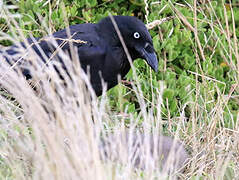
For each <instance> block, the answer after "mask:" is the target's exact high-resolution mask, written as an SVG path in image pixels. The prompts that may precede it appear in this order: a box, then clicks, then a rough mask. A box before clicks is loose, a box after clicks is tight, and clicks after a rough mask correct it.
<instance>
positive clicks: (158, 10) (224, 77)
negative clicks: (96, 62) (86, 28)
mask: <svg viewBox="0 0 239 180" xmlns="http://www.w3.org/2000/svg"><path fill="white" fill-rule="evenodd" d="M8 2H9V3H8V4H5V5H4V6H3V7H4V11H3V9H1V11H0V12H1V13H2V14H1V16H0V17H1V18H0V32H1V34H0V40H1V45H2V46H8V45H9V44H11V43H12V42H15V41H20V40H23V39H24V38H25V37H27V36H28V35H29V34H30V33H31V34H32V35H33V36H37V37H38V36H42V35H46V34H49V33H52V32H55V31H57V30H59V29H62V28H64V27H66V25H67V23H69V24H77V23H85V22H97V21H98V20H100V19H101V18H102V17H105V16H107V15H108V13H109V12H110V13H111V14H113V15H114V14H123V15H135V16H138V17H139V18H140V19H142V20H144V21H145V22H146V18H147V19H148V21H149V22H150V23H151V22H156V21H155V20H160V19H162V18H165V17H169V16H174V18H173V19H171V20H168V21H166V22H163V23H161V24H160V25H159V26H158V25H157V24H155V27H154V28H152V29H151V30H150V33H151V35H152V37H153V42H154V46H155V49H156V51H157V54H158V57H159V72H158V73H157V74H156V73H154V72H152V70H151V69H150V68H149V67H148V66H147V65H146V63H145V62H144V61H139V60H137V61H135V62H134V65H135V71H136V74H137V78H135V77H134V74H133V72H132V71H130V72H129V73H128V75H127V79H126V82H124V83H120V84H119V85H118V86H117V87H115V88H113V89H111V90H110V91H109V92H107V96H102V97H101V98H98V99H97V98H95V97H94V98H93V99H92V98H89V97H88V96H87V95H86V93H87V92H86V89H84V88H82V83H83V84H84V83H85V81H86V80H85V79H84V76H83V77H82V78H81V79H83V82H82V81H79V82H78V81H74V82H73V84H69V87H74V88H72V89H71V88H65V87H63V86H62V84H60V83H59V82H58V81H57V76H55V74H52V73H50V72H51V71H50V69H49V70H48V71H49V72H48V71H47V72H46V73H49V74H50V76H51V78H52V79H56V81H55V83H53V84H49V83H48V81H47V80H46V77H45V76H43V75H42V73H41V71H40V70H39V69H37V70H36V71H37V73H36V75H37V77H36V82H37V80H38V79H41V81H42V87H41V93H40V95H39V94H35V93H34V92H33V91H32V89H31V87H30V86H29V85H28V84H27V82H25V80H24V79H23V78H22V77H21V75H17V74H16V73H15V72H13V71H10V70H8V69H7V68H9V67H7V66H4V65H1V67H0V77H1V78H0V84H1V85H2V86H4V88H6V89H7V90H8V93H9V94H6V92H4V93H2V92H1V93H0V105H1V106H0V111H1V117H0V124H1V126H0V178H1V179H36V178H43V179H56V178H59V179H70V178H72V179H76V178H77V179H79V178H82V179H95V177H99V178H102V179H150V178H152V177H154V176H156V177H160V174H159V172H158V171H157V170H156V172H155V173H152V172H151V171H146V172H141V171H139V172H138V171H136V172H135V170H133V169H131V168H129V167H128V166H127V164H126V166H124V165H121V164H120V163H118V164H117V163H116V165H111V164H107V165H105V164H104V163H102V162H101V160H100V159H99V157H98V155H97V154H98V153H97V147H96V143H97V141H98V139H97V138H98V137H99V136H101V135H102V134H104V133H108V132H111V131H117V130H119V129H121V128H122V129H124V128H125V127H128V128H133V129H134V128H136V129H137V130H143V131H147V130H151V131H153V132H155V131H156V132H160V133H162V134H166V135H169V136H176V137H177V138H179V139H180V140H181V141H182V142H184V143H185V147H186V148H187V150H188V152H189V153H190V157H191V158H190V163H189V165H188V166H187V169H186V172H185V173H183V174H182V177H183V178H182V179H193V180H194V179H238V177H239V174H238V172H239V165H238V140H237V139H238V133H239V131H238V120H239V74H238V72H239V55H238V36H239V27H238V24H239V6H238V4H237V3H236V1H235V2H234V1H232V4H229V3H226V2H224V1H205V2H204V3H201V4H200V3H198V4H195V2H196V1H192V0H187V1H173V0H171V1H164V0H163V1H160V3H158V2H152V1H134V0H132V1H122V0H115V1H88V0H85V1H82V0H75V1H70V0H64V1H57V0H54V1H51V3H49V2H48V1H36V0H27V1H23V0H20V1H19V2H13V3H11V1H8ZM63 2H64V6H63ZM145 3H146V4H147V5H148V7H147V8H145ZM12 4H14V5H16V7H13V6H11V5H12ZM147 11H148V13H146V12H147ZM145 14H146V15H147V16H146V17H145ZM20 16H21V18H19V17H20ZM30 59H31V61H33V62H34V57H31V58H30ZM66 61H67V59H66ZM35 63H36V62H35ZM36 65H37V64H36ZM75 68H76V69H77V70H78V71H77V74H72V76H73V77H78V78H79V77H81V76H82V73H81V72H80V71H79V69H78V66H76V67H75ZM6 72H7V73H6ZM71 72H73V70H71ZM136 79H137V82H136ZM128 83H130V84H131V85H132V86H126V84H128ZM56 86H57V87H58V88H59V89H58V91H57V92H55V91H54V88H55V87H56ZM75 87H79V88H75ZM139 89H140V91H142V94H140V93H139ZM58 92H61V93H62V94H59V93H58ZM71 94H74V97H75V98H73V97H72V96H71ZM10 96H13V97H15V98H16V101H17V102H14V101H13V100H12V99H11V98H10ZM8 97H9V98H8ZM59 97H62V98H63V99H64V101H63V102H61V101H60V99H59ZM91 99H92V100H91ZM76 101H78V102H80V104H81V105H80V106H77V102H76ZM19 104H20V105H19ZM43 105H44V106H45V107H47V108H48V109H49V111H50V113H49V114H47V113H46V112H45V110H44V109H43V108H42V106H43ZM92 119H94V122H95V124H92ZM93 134H94V135H96V137H97V138H94V136H93ZM79 144H80V145H79ZM82 147H84V148H82ZM120 158H124V154H120Z"/></svg>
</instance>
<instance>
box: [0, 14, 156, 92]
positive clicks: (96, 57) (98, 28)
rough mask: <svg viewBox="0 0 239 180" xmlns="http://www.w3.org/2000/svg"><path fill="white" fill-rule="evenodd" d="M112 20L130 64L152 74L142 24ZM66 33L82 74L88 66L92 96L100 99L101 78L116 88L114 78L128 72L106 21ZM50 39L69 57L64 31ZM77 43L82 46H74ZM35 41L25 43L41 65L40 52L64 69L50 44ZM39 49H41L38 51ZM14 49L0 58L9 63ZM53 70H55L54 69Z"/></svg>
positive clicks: (124, 18) (151, 50)
mask: <svg viewBox="0 0 239 180" xmlns="http://www.w3.org/2000/svg"><path fill="white" fill-rule="evenodd" d="M113 18H114V20H115V22H116V24H117V26H118V28H119V30H120V32H121V35H122V37H123V39H124V42H125V44H126V46H127V49H128V51H129V54H130V55H131V57H132V60H135V59H137V58H142V59H145V60H146V62H147V63H148V64H149V65H150V66H151V67H152V68H153V70H154V71H157V70H158V60H157V56H156V53H155V50H154V47H153V42H152V38H151V36H150V34H149V32H148V30H147V28H146V26H145V24H144V23H143V22H142V21H140V20H139V19H137V18H136V17H131V16H113ZM69 29H70V35H71V38H72V39H73V40H74V41H73V47H75V48H76V49H77V51H78V52H77V53H78V56H79V60H80V64H81V66H82V68H83V69H84V71H85V72H87V68H88V66H89V72H90V81H91V84H92V87H93V89H94V91H95V93H96V95H97V96H100V95H101V94H102V89H103V88H102V78H103V80H104V82H106V83H107V89H110V88H112V87H114V86H116V85H117V84H118V75H121V77H122V78H123V77H124V76H125V75H126V74H127V73H128V72H129V70H130V63H129V60H128V58H127V56H126V53H125V51H124V49H123V46H122V44H121V41H120V39H119V36H118V35H117V31H116V30H115V27H114V26H113V23H112V20H111V19H110V17H106V18H103V19H102V20H101V21H99V22H98V23H96V24H91V23H85V24H77V25H72V26H70V27H69ZM53 37H54V38H55V39H56V42H57V43H58V44H59V45H60V44H64V45H63V46H62V50H63V51H65V52H67V53H68V54H70V45H69V43H68V42H67V41H66V43H64V42H63V41H64V39H69V37H68V36H67V31H66V29H64V30H61V31H58V32H55V33H54V34H53ZM78 40H81V41H84V42H85V43H78V42H77V41H78ZM35 41H37V42H38V43H37V45H36V44H34V41H33V40H32V39H30V38H29V39H28V42H29V44H32V49H33V50H34V51H35V52H36V54H37V55H38V56H39V57H40V58H41V59H42V60H43V61H44V62H46V60H45V59H44V56H43V54H42V51H43V52H44V53H45V55H46V57H48V58H50V57H51V56H52V55H54V57H55V60H57V61H60V62H61V63H62V65H63V68H64V66H65V65H64V63H63V61H62V60H61V58H60V56H59V55H58V52H54V51H56V47H55V46H53V44H52V42H51V41H50V40H47V38H36V39H35ZM21 45H22V46H23V47H24V48H26V45H24V43H21ZM39 46H40V48H41V49H42V50H41V51H40V50H39ZM18 49H19V47H18V46H17V45H13V46H11V47H10V48H8V50H7V51H1V50H0V54H3V56H4V57H5V59H7V61H8V62H9V59H11V58H9V57H11V56H13V55H15V54H18V53H19V52H18ZM70 56H71V55H70ZM53 59H54V58H53ZM16 60H17V59H15V60H14V61H16ZM10 64H12V62H11V63H10ZM55 69H56V70H57V68H56V67H55ZM65 69H66V68H65ZM22 72H23V74H24V75H25V77H26V78H27V79H30V78H32V75H31V72H30V71H29V70H28V69H27V68H24V69H23V70H22ZM58 73H59V72H58Z"/></svg>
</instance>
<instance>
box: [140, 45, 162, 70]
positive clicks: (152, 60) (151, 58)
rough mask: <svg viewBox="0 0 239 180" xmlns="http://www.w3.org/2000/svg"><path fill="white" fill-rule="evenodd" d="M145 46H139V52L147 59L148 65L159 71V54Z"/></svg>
mask: <svg viewBox="0 0 239 180" xmlns="http://www.w3.org/2000/svg"><path fill="white" fill-rule="evenodd" d="M146 47H147V46H145V47H144V48H138V49H137V50H138V52H139V53H140V54H141V56H142V58H143V59H145V60H146V62H147V63H148V65H149V66H150V67H151V68H152V69H153V70H154V71H155V72H158V59H157V55H156V53H155V51H154V50H151V51H150V52H149V51H147V50H146Z"/></svg>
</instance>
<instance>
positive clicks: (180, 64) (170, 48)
mask: <svg viewBox="0 0 239 180" xmlns="http://www.w3.org/2000/svg"><path fill="white" fill-rule="evenodd" d="M152 2H153V1H148V5H149V9H148V10H149V16H148V20H149V21H150V22H151V21H153V20H156V19H161V18H164V17H168V16H171V15H175V13H174V12H173V9H172V8H171V6H172V4H173V5H174V6H175V8H177V10H178V11H180V12H181V13H182V15H184V16H185V18H186V19H187V20H188V22H189V23H190V24H191V25H192V26H194V19H193V18H194V14H193V11H192V9H191V8H190V7H189V6H188V5H187V4H186V3H185V1H180V3H181V4H183V6H180V5H179V4H174V3H175V2H178V1H171V2H172V4H170V3H169V2H168V1H165V0H162V1H160V3H156V4H151V3H152ZM11 3H15V4H16V5H17V6H18V7H19V8H18V9H16V10H12V11H15V12H17V13H20V14H21V15H22V18H21V19H17V20H18V22H19V24H20V28H22V29H23V30H24V33H25V35H26V36H28V35H29V33H32V34H33V35H34V36H41V35H44V34H45V31H46V30H45V29H44V27H43V26H42V24H43V25H44V24H45V25H49V26H50V28H51V30H52V32H54V31H56V30H59V29H62V28H64V27H65V26H66V22H65V16H66V17H67V18H68V21H69V24H71V25H72V24H77V23H86V22H92V23H94V22H97V21H99V20H100V19H101V18H103V17H105V16H108V15H109V13H111V14H113V15H135V16H137V17H139V18H140V19H142V20H145V17H144V15H145V9H144V8H145V6H144V1H143V0H130V1H123V0H115V1H109V0H98V1H97V0H63V1H57V0H53V1H36V0H20V1H15V2H13V1H11ZM187 3H189V4H191V7H193V1H187ZM210 3H211V6H212V7H213V8H214V11H212V9H210V8H207V7H209V6H207V4H198V9H201V11H198V12H197V28H198V39H199V41H200V44H201V46H202V48H203V53H204V56H205V59H204V60H203V59H202V57H201V54H200V53H201V52H200V50H199V48H198V45H197V43H195V42H196V40H195V34H194V33H193V32H192V31H191V30H189V29H188V28H187V27H186V26H185V25H184V24H183V23H182V22H181V21H180V20H179V19H178V18H174V19H173V20H170V21H167V22H165V23H163V24H161V25H160V29H159V28H157V27H156V28H154V29H153V30H150V33H151V35H152V38H153V43H154V47H155V50H156V52H157V54H158V57H159V72H158V73H157V74H156V73H154V72H152V70H151V69H150V68H149V67H148V66H147V65H146V64H145V62H144V61H135V63H134V64H135V67H136V69H137V74H138V76H139V80H140V83H141V86H142V90H143V95H144V98H145V99H146V100H147V102H151V101H152V99H153V97H152V95H153V94H154V93H156V92H158V89H159V88H160V84H159V82H160V81H164V82H165V84H166V88H165V90H164V92H163V94H162V95H163V103H164V106H163V109H162V111H163V113H162V117H163V118H165V119H167V118H171V117H176V116H179V110H180V109H181V108H182V107H183V106H184V105H185V104H190V103H192V102H194V101H195V99H198V102H199V103H201V104H199V105H200V106H202V107H205V108H206V109H207V111H208V112H210V111H212V109H213V108H214V107H215V105H216V102H217V99H218V98H222V97H223V96H225V95H228V94H229V93H230V90H231V89H232V85H233V84H235V83H236V82H237V80H238V72H237V71H236V70H235V69H233V64H234V65H235V64H236V57H235V55H234V54H233V55H232V56H231V58H229V56H228V54H230V51H231V50H230V46H229V43H228V39H227V37H226V34H225V33H222V30H223V29H226V21H225V15H224V8H223V5H224V4H222V2H221V1H220V2H219V1H210ZM162 8H164V9H163V10H162ZM49 9H51V11H49ZM226 9H227V11H226V13H227V16H228V23H229V30H230V33H232V32H233V31H232V30H233V26H232V24H233V23H232V15H231V9H230V6H228V5H226ZM161 10H162V11H161ZM233 11H234V18H235V24H239V8H238V7H237V6H235V7H233ZM159 12H160V13H159ZM205 16H206V17H207V18H206V17H205ZM218 22H220V23H221V24H219V23H218ZM0 23H1V24H0V25H1V26H0V27H3V26H4V24H5V23H6V22H5V21H4V20H3V19H1V18H0ZM221 26H222V27H221ZM5 31H7V30H5ZM159 32H160V33H159ZM160 34H161V35H160ZM236 34H237V36H239V27H238V26H236ZM231 38H232V39H233V37H231ZM232 39H231V40H232ZM2 44H4V45H9V44H6V42H5V41H4V42H2ZM228 63H231V64H230V65H229V64H228ZM165 65H166V67H165ZM150 73H152V76H151V75H150ZM150 77H152V78H151V79H150ZM132 79H133V74H132V71H130V72H129V73H128V75H127V78H126V80H127V81H130V80H132ZM151 85H152V87H151ZM119 92H120V93H121V96H119ZM197 93H199V94H197ZM108 95H109V97H110V105H111V107H112V109H114V110H115V111H116V112H122V111H123V110H124V109H125V108H126V107H127V112H130V113H139V112H140V107H139V104H138V102H137V98H136V95H135V93H134V91H133V90H132V88H131V87H130V86H128V87H126V86H122V85H120V86H117V87H115V88H113V89H112V90H110V91H109V92H108ZM232 95H238V89H236V90H235V91H233V92H232ZM151 103H152V104H151V105H153V104H155V103H157V102H151ZM149 104H150V103H149ZM168 110H170V113H167V111H168ZM186 111H187V112H186V114H187V115H188V116H189V117H190V113H191V108H187V109H186ZM224 111H225V113H224V116H225V123H226V124H227V125H228V127H232V123H233V122H234V121H235V117H234V116H231V115H232V114H233V115H234V114H236V112H238V111H239V103H238V101H236V100H233V99H229V101H228V103H227V104H226V105H225V109H224ZM168 116H171V117H168Z"/></svg>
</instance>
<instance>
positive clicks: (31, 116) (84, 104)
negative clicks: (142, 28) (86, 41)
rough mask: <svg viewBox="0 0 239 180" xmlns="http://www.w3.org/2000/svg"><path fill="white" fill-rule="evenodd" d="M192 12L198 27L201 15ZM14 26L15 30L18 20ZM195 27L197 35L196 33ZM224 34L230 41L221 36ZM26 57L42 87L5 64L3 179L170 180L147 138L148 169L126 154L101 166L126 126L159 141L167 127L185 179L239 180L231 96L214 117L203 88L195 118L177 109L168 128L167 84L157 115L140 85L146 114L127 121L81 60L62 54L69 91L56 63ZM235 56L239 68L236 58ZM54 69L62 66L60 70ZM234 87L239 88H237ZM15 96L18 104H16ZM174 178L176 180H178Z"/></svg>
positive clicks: (1, 70) (1, 74)
mask: <svg viewBox="0 0 239 180" xmlns="http://www.w3.org/2000/svg"><path fill="white" fill-rule="evenodd" d="M145 2H147V1H145ZM193 8H196V7H195V6H194V7H193ZM174 11H175V14H176V15H178V18H179V19H181V20H182V22H183V23H184V24H186V25H187V24H188V22H187V19H186V17H183V15H182V14H180V13H178V11H176V9H174ZM194 12H195V17H194V18H195V19H194V23H195V24H196V21H197V19H196V11H195V9H194ZM10 21H11V23H13V24H15V26H17V24H16V23H15V21H14V20H13V19H11V20H10ZM190 27H191V26H190ZM191 28H193V29H194V30H193V32H194V33H195V36H197V30H196V29H197V26H195V27H191ZM222 32H224V33H226V34H227V32H226V31H225V30H223V29H222ZM18 36H20V33H19V34H16V35H15V38H16V37H18ZM234 37H236V36H235V34H234ZM52 41H54V40H52ZM228 43H230V44H231V51H230V52H229V53H228V57H226V59H231V56H232V55H233V53H234V52H235V50H236V48H235V47H236V45H237V40H235V39H234V40H233V41H232V40H231V39H230V38H228ZM195 44H197V45H198V46H199V54H198V57H200V56H201V57H202V59H204V58H203V51H202V48H200V47H201V45H200V42H199V41H197V40H196V42H195ZM59 51H61V49H59ZM236 52H237V51H236ZM23 53H24V50H23ZM196 53H197V52H196ZM27 56H28V58H27V59H28V60H29V61H31V62H32V63H33V66H32V67H31V68H32V72H34V80H33V82H32V83H34V84H33V85H34V86H35V85H36V87H37V88H38V91H37V92H36V91H33V90H32V86H30V85H29V83H28V82H26V80H25V79H24V77H23V76H22V75H21V73H19V72H17V71H14V70H12V68H10V67H9V66H8V65H7V64H6V63H4V62H2V63H1V65H0V84H1V85H2V87H4V88H5V89H6V90H7V92H8V94H7V96H6V94H3V93H1V96H0V110H1V114H0V124H1V126H0V127H1V128H0V178H1V179H87V180H88V179H89V180H90V179H99V180H100V179H102V180H105V179H117V180H118V179H164V178H167V175H166V174H165V173H163V172H161V171H160V169H159V168H158V167H157V165H156V162H155V161H154V160H153V159H152V158H150V155H149V153H148V152H149V150H150V149H149V148H150V147H149V143H150V142H149V141H150V140H149V139H148V140H147V141H145V143H144V144H143V145H142V146H141V147H140V148H141V149H142V150H143V152H145V154H144V156H145V157H146V158H145V166H146V168H145V170H142V169H141V170H140V169H134V168H133V163H132V160H131V158H132V155H134V149H132V150H131V151H126V150H125V149H124V148H122V149H120V150H119V153H118V158H117V160H116V161H113V162H104V161H102V157H101V156H100V154H102V152H101V153H100V151H102V149H99V146H98V145H99V144H100V142H101V141H102V138H103V139H104V138H107V136H106V135H107V134H109V133H112V132H115V133H116V134H117V133H119V132H124V131H125V129H126V127H125V122H124V121H125V120H126V119H127V121H128V120H129V122H130V123H129V125H128V126H129V127H128V128H127V131H129V132H133V131H135V130H140V131H142V132H143V133H145V135H146V136H148V135H149V133H150V132H152V134H153V137H154V138H156V139H157V138H158V137H159V136H158V135H159V133H161V132H162V129H163V125H164V124H169V129H168V134H170V135H171V136H174V137H175V138H176V139H180V140H181V141H182V142H183V143H184V144H185V147H186V148H187V151H188V152H189V153H190V161H189V163H188V164H187V168H186V172H184V173H183V174H181V173H176V174H177V175H178V176H180V177H181V178H182V179H199V178H203V179H238V178H239V164H238V162H239V158H238V157H239V145H238V144H239V138H238V135H239V131H238V122H239V115H238V116H237V121H236V122H235V123H234V124H233V128H231V129H228V128H226V127H225V126H224V117H223V109H224V108H225V107H226V106H227V101H228V99H229V98H231V94H222V93H221V94H219V95H218V98H217V99H215V102H216V103H215V108H214V109H213V110H212V111H210V112H208V111H207V110H206V108H205V107H201V106H200V104H199V103H198V102H199V101H202V102H205V104H206V103H207V97H206V96H202V95H201V94H200V93H199V89H197V88H199V87H196V91H197V92H198V94H197V99H196V101H192V102H190V104H188V106H189V107H190V108H191V112H192V113H191V116H190V120H189V121H190V122H188V121H187V118H186V117H185V108H186V106H187V105H185V106H184V107H183V108H182V109H179V111H180V116H179V117H175V119H169V122H165V121H163V120H162V118H161V106H162V105H163V101H162V92H163V89H164V88H163V83H162V86H161V89H159V90H158V92H157V93H156V94H155V95H154V98H155V101H156V102H158V103H157V106H156V107H152V108H151V109H149V108H147V109H146V107H147V106H146V104H147V102H146V101H145V99H144V97H143V96H142V94H140V90H139V89H140V85H139V83H136V84H135V85H133V87H134V88H135V91H136V92H138V94H137V99H138V101H139V104H140V107H141V110H142V111H141V113H140V114H139V115H138V116H137V117H136V118H135V117H134V116H133V115H132V114H127V110H125V114H127V116H121V115H118V114H115V113H114V112H112V111H111V110H110V107H109V105H108V99H107V96H106V95H105V93H104V94H103V96H102V97H101V98H96V97H95V95H94V93H92V88H91V86H90V84H89V81H88V78H87V75H86V74H84V72H83V71H82V70H81V69H80V65H79V63H78V62H79V61H78V59H77V58H76V57H74V58H73V61H71V60H70V59H69V58H68V56H67V55H65V54H64V52H62V53H61V56H62V58H63V59H64V62H65V64H67V68H68V72H70V75H71V77H72V80H70V79H69V77H68V76H67V74H66V73H65V72H64V70H61V71H62V74H63V76H64V78H65V79H66V81H67V82H68V83H67V86H65V85H64V83H63V82H62V80H60V79H59V77H58V75H57V74H56V72H55V71H54V70H53V63H54V62H52V61H49V67H48V68H43V67H44V65H43V64H42V63H41V61H39V59H38V57H36V55H35V54H34V53H33V52H31V53H29V54H28V55H27ZM236 57H237V64H239V60H238V55H237V53H236ZM1 59H2V57H1ZM230 63H231V66H232V67H234V68H238V66H237V64H236V63H235V62H233V61H230ZM55 65H57V66H59V64H56V63H55ZM42 69H44V70H43V71H42ZM238 70H239V69H238ZM198 76H204V74H203V72H201V70H200V71H199V72H197V76H196V78H197V77H198ZM49 79H51V81H49ZM235 80H236V82H237V83H238V77H235ZM203 81H205V84H206V82H207V81H213V79H210V78H209V79H208V78H204V79H203ZM86 87H87V88H86ZM235 88H238V84H237V86H235ZM232 91H233V89H232ZM10 94H11V95H12V96H13V97H14V98H15V99H16V101H14V100H12V99H10ZM153 108H155V109H157V114H156V115H153V110H154V109H153ZM142 119H143V123H142V124H140V123H139V121H141V120H142ZM172 127H177V131H176V132H175V131H174V130H173V128H172ZM116 137H117V136H116ZM131 140H132V139H131ZM118 141H120V137H119V139H117V138H116V140H114V141H111V143H112V144H113V145H114V143H115V144H117V142H118ZM103 159H104V158H103ZM164 172H165V171H164ZM168 178H169V179H174V178H175V174H172V175H171V176H170V177H168Z"/></svg>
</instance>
